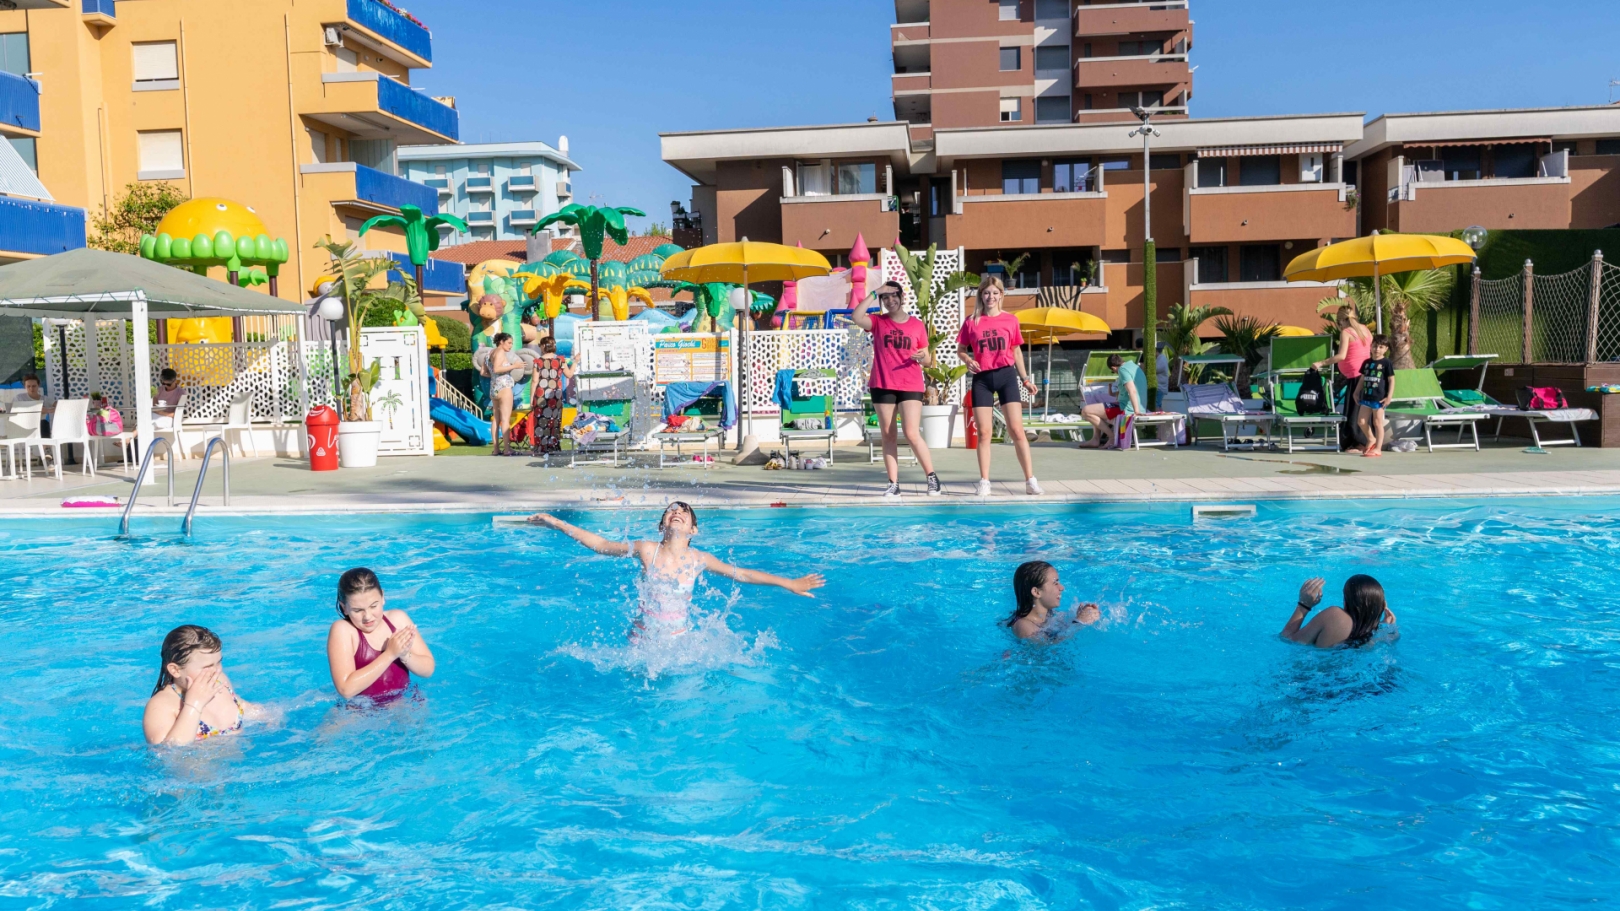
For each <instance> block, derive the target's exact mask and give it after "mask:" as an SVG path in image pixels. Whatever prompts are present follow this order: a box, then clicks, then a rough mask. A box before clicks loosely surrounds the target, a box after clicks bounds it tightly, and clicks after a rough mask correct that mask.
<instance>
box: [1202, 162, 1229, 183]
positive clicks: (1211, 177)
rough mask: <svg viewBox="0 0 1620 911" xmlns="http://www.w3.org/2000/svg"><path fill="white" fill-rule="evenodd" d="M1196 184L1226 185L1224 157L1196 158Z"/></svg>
mask: <svg viewBox="0 0 1620 911" xmlns="http://www.w3.org/2000/svg"><path fill="white" fill-rule="evenodd" d="M1198 185H1199V186H1200V187H1224V186H1226V159H1224V158H1200V159H1198Z"/></svg>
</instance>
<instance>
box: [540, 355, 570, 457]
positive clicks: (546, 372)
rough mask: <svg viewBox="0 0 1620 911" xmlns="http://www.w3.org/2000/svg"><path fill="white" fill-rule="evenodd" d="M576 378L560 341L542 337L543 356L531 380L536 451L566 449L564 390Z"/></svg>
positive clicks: (545, 451) (544, 451) (543, 453)
mask: <svg viewBox="0 0 1620 911" xmlns="http://www.w3.org/2000/svg"><path fill="white" fill-rule="evenodd" d="M573 378H574V369H573V368H572V367H570V366H568V362H567V361H565V360H563V359H562V358H561V357H558V356H557V341H556V340H555V339H553V338H552V337H551V336H549V335H548V336H546V337H545V338H543V339H541V340H540V357H539V359H538V360H536V361H535V362H534V376H533V378H532V379H531V380H530V381H529V416H530V419H531V420H532V421H533V428H532V430H531V433H532V436H531V437H530V442H531V444H532V445H533V447H534V448H533V450H532V452H533V454H534V455H537V456H538V455H546V454H547V453H552V452H561V451H562V411H563V392H564V390H566V389H567V388H568V383H569V381H570V380H572V379H573Z"/></svg>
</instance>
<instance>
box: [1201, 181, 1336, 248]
mask: <svg viewBox="0 0 1620 911" xmlns="http://www.w3.org/2000/svg"><path fill="white" fill-rule="evenodd" d="M1195 168H1196V166H1195V165H1188V167H1187V182H1188V185H1189V186H1188V189H1187V190H1185V191H1184V193H1185V199H1184V200H1183V205H1182V210H1181V211H1182V218H1183V224H1182V228H1183V229H1184V230H1185V231H1186V233H1187V237H1188V238H1189V239H1190V240H1191V242H1192V243H1195V244H1241V243H1264V242H1268V241H1284V240H1294V239H1296V238H1301V237H1354V236H1355V235H1356V207H1355V204H1354V203H1351V202H1350V201H1349V196H1348V188H1347V187H1345V185H1344V184H1342V183H1294V184H1278V185H1276V186H1262V187H1207V188H1206V187H1193V186H1191V184H1192V182H1193V180H1194V179H1195V176H1196V174H1195Z"/></svg>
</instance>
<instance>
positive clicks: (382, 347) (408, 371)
mask: <svg viewBox="0 0 1620 911" xmlns="http://www.w3.org/2000/svg"><path fill="white" fill-rule="evenodd" d="M360 354H361V356H362V357H363V358H364V360H365V363H366V366H368V367H369V366H371V364H373V363H376V362H380V363H381V364H382V372H381V374H380V375H379V376H378V379H377V385H376V386H375V387H374V388H373V389H372V390H371V418H372V420H374V421H378V422H380V423H381V424H382V425H383V429H382V439H381V440H379V441H378V443H377V454H378V455H426V456H430V455H433V425H432V424H431V423H430V421H429V418H428V406H429V404H430V403H429V401H428V353H427V336H426V335H425V334H424V332H423V330H422V327H421V326H399V327H394V328H374V329H362V330H360Z"/></svg>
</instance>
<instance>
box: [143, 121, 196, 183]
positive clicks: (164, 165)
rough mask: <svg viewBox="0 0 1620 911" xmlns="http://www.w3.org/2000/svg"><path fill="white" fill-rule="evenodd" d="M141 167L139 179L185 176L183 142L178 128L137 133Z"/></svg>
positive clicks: (163, 178)
mask: <svg viewBox="0 0 1620 911" xmlns="http://www.w3.org/2000/svg"><path fill="white" fill-rule="evenodd" d="M136 137H137V139H138V141H139V146H140V154H141V167H140V171H139V173H137V174H136V175H135V176H136V177H137V178H139V179H140V180H165V179H169V178H174V177H184V176H186V158H185V151H184V144H183V143H182V142H181V139H180V131H179V130H152V131H148V132H143V133H137V134H136Z"/></svg>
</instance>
